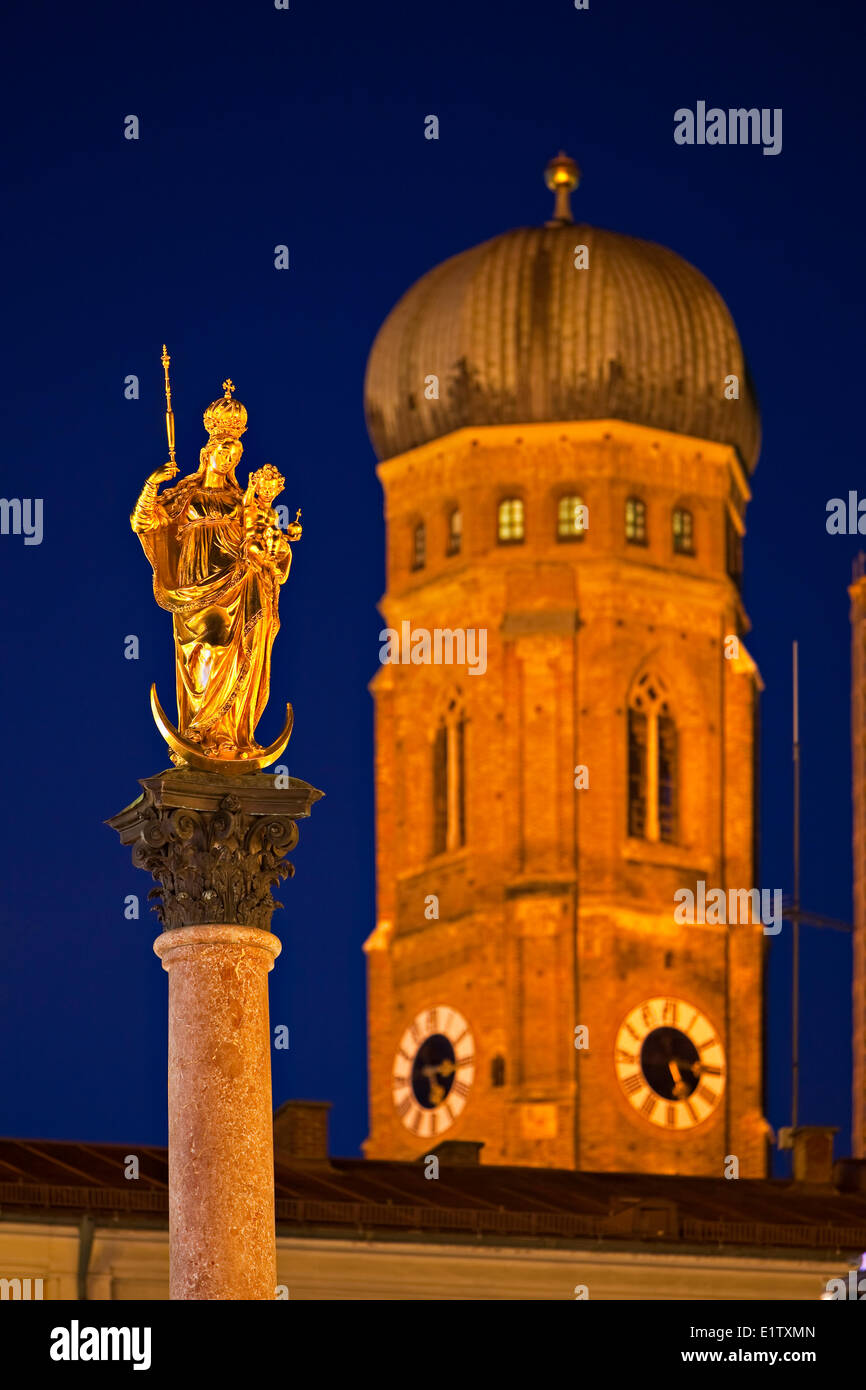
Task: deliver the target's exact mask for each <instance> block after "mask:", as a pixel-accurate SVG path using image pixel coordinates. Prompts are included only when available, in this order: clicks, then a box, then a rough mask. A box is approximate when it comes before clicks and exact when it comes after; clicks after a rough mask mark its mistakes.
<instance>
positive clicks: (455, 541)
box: [448, 507, 463, 555]
mask: <svg viewBox="0 0 866 1390" xmlns="http://www.w3.org/2000/svg"><path fill="white" fill-rule="evenodd" d="M462 546H463V513H462V512H461V510H460V508H459V507H453V508H452V510H451V511H450V512H449V513H448V554H449V555H459V554H460V551H461V549H462Z"/></svg>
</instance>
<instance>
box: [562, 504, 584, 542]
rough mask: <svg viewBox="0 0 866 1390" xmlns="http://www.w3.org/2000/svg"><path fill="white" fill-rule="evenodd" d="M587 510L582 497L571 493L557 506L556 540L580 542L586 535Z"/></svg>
mask: <svg viewBox="0 0 866 1390" xmlns="http://www.w3.org/2000/svg"><path fill="white" fill-rule="evenodd" d="M586 522H587V509H586V505H585V503H584V500H583V498H582V497H577V496H576V495H575V494H573V493H569V495H568V496H567V497H560V499H559V501H558V503H557V506H556V539H557V540H558V541H580V540H583V537H584V534H585V533H586Z"/></svg>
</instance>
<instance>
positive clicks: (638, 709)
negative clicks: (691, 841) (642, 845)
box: [628, 672, 678, 844]
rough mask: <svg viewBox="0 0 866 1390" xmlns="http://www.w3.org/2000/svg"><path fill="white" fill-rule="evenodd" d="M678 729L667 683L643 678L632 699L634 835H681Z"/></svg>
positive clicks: (630, 746)
mask: <svg viewBox="0 0 866 1390" xmlns="http://www.w3.org/2000/svg"><path fill="white" fill-rule="evenodd" d="M677 774H678V768H677V728H676V724H675V723H674V719H673V716H672V714H671V710H670V705H669V703H668V697H667V689H666V686H665V683H664V681H662V680H661V678H660V677H659V676H658V675H656V674H654V673H651V672H647V673H646V674H645V675H643V676H641V677H640V679H639V680H638V681H637V683H636V684H635V686H634V688H633V690H632V693H631V696H630V698H629V702H628V833H629V835H632V836H634V837H635V838H637V839H641V840H661V841H662V842H664V843H666V844H672V843H673V842H674V841H675V840H676V837H677V791H678V786H677V782H678V775H677Z"/></svg>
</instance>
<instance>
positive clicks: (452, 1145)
mask: <svg viewBox="0 0 866 1390" xmlns="http://www.w3.org/2000/svg"><path fill="white" fill-rule="evenodd" d="M483 1148H484V1142H483V1140H482V1141H480V1142H479V1141H477V1140H475V1139H443V1140H442V1143H441V1144H437V1145H436V1148H435V1149H431V1150H430V1152H431V1153H434V1154H435V1155H436V1157H437V1158H438V1159H439V1160H440V1162H442V1163H447V1164H449V1165H450V1166H451V1167H452V1168H478V1167H480V1165H481V1150H482V1149H483ZM422 1162H423V1159H422Z"/></svg>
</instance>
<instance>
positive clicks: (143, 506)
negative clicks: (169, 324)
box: [130, 348, 301, 773]
mask: <svg viewBox="0 0 866 1390" xmlns="http://www.w3.org/2000/svg"><path fill="white" fill-rule="evenodd" d="M168 360H169V359H168V354H167V353H166V351H165V349H164V348H163V364H164V366H165V373H166V396H167V404H168V413H167V416H166V420H167V424H168V434H169V455H170V461H169V462H168V463H166V464H163V466H162V467H161V468H157V469H156V471H155V472H153V473H152V474H151V475H150V477H149V478H148V480H147V482H146V483H145V485H144V487H143V489H142V492H141V495H140V497H139V499H138V501H137V502H136V504H135V510H134V511H133V513H132V516H131V517H130V522H131V524H132V529H133V531H135V533H136V535H137V536H138V538H139V540H140V541H141V544H142V547H143V549H144V553H145V555H146V556H147V558H148V560H149V561H150V564H151V566H152V568H153V592H154V595H155V597H156V601H157V603H158V604H159V605H160V607H161V608H165V609H167V611H168V612H169V613H171V614H172V616H173V620H174V648H175V661H176V674H177V710H178V727H177V728H175V727H174V726H173V725H172V724H171V723H170V721H169V720H168V719H167V718H166V716H165V714H164V712H163V710H162V707H161V705H160V703H159V700H158V698H157V695H156V688H155V686H153V687H151V706H152V708H153V714H154V718H155V719H156V722H157V725H158V727H159V729H160V732H161V733H162V734H163V737H164V738H165V740H166V742H167V743H168V745H169V748H170V749H171V758H172V762H174V763H175V764H176V765H178V766H184V765H189V766H192V767H197V768H200V769H206V770H209V771H214V772H223V773H225V772H233V771H252V770H254V769H256V768H261V767H266V766H267V765H268V763H271V762H273V761H274V760H275V759H276V758H278V757H279V756H280V754H281V753H282V752H283V750H284V749H285V747H286V744H287V743H288V741H289V737H290V735H291V730H292V707H291V705H289V706H287V711H286V724H285V726H284V728H283V731H282V733H281V735H280V737H279V738H278V739H277V740H276V742H275V743H273V744H271V746H270V747H269V748H262V747H261V746H260V745H259V744H257V743H256V742H255V737H254V735H255V730H256V725H257V723H258V721H259V719H260V717H261V715H262V713H263V711H264V708H265V705H266V704H267V701H268V691H269V687H270V670H271V648H272V646H273V643H274V638H275V637H276V635H277V633H278V631H279V628H280V623H279V617H278V612H277V609H278V604H279V593H280V586H281V585H282V584H284V583H285V581H286V579H287V578H288V575H289V569H290V566H291V563H292V552H291V548H290V546H289V539H291V540H298V539H300V536H301V527H300V525H299V524H298V523H297V520H296V521H295V522H294V523H293V524H291V525H289V527H288V528H287V530H286V532H283V531H281V530H280V527H279V522H278V519H277V514H276V512H275V510H274V508H273V507H272V505H271V504H272V502H273V499H274V497H275V496H276V495H277V493H278V492H280V491H281V490H282V487H283V479H282V477H281V476H280V474H279V473H278V472H277V470H276V469H275V468H274V467H273V466H272V465H271V464H266V465H265V467H264V468H262V469H259V470H258V472H257V473H254V474H252V476H251V477H250V480H249V484H248V486H247V489H246V491H245V492H242V491H241V488H240V486H239V484H238V481H237V477H236V476H235V470H236V469H237V466H238V464H239V462H240V459H241V455H242V453H243V445H242V444H241V442H240V439H241V435H242V434H243V433H244V432H245V430H246V427H247V412H246V409H245V408H244V406H243V405H242V404H241V402H240V401H239V400H236V399H235V397H234V394H233V392H234V389H235V388H234V384H233V383H232V382H231V381H230V380H229V381H224V382H223V391H224V394H223V396H221V397H220V398H219V399H218V400H216V401H213V402H212V403H211V405H209V406H208V408H207V410H206V411H205V412H204V425H205V429H206V430H207V434H208V439H207V443H206V444H205V446H204V448H203V449H202V450H201V454H200V462H199V467H198V469H197V470H196V472H195V473H190V474H189V475H188V476H187V477H185V478H182V479H181V481H180V482H179V483H176V484H175V486H174V487H170V488H167V489H166V490H165V491H164V492H163V493H162V494H159V486H160V484H161V483H163V482H167V481H169V480H170V479H171V478H173V477H174V476H175V475H176V473H177V471H178V469H177V464H176V463H175V461H174V417H173V415H172V412H171V396H170V392H169V386H168ZM298 515H300V513H299V514H298Z"/></svg>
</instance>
